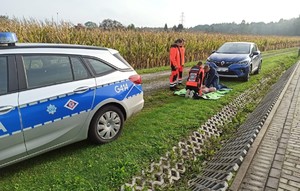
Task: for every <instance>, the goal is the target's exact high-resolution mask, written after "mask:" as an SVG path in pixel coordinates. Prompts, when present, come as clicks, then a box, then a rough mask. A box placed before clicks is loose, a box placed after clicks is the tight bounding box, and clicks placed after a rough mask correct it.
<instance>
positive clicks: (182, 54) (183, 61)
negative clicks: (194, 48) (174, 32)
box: [178, 38, 185, 84]
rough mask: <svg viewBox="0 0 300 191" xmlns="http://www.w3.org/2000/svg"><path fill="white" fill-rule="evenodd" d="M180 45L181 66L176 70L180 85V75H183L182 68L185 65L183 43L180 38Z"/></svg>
mask: <svg viewBox="0 0 300 191" xmlns="http://www.w3.org/2000/svg"><path fill="white" fill-rule="evenodd" d="M181 40H182V45H181V46H180V53H181V64H180V66H179V68H178V84H182V73H183V67H184V63H185V47H184V45H185V41H184V39H183V38H182V39H181Z"/></svg>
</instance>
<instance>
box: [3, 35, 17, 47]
mask: <svg viewBox="0 0 300 191" xmlns="http://www.w3.org/2000/svg"><path fill="white" fill-rule="evenodd" d="M16 42H18V38H17V35H16V34H15V33H13V32H0V44H7V45H9V46H10V45H15V43H16Z"/></svg>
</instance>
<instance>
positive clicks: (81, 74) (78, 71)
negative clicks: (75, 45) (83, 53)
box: [71, 57, 89, 80]
mask: <svg viewBox="0 0 300 191" xmlns="http://www.w3.org/2000/svg"><path fill="white" fill-rule="evenodd" d="M71 62H72V67H73V73H74V79H75V80H81V79H86V78H88V76H89V75H88V71H87V70H86V68H85V67H84V65H83V63H82V62H81V61H80V59H79V58H74V57H72V58H71Z"/></svg>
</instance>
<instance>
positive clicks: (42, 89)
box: [0, 32, 144, 167]
mask: <svg viewBox="0 0 300 191" xmlns="http://www.w3.org/2000/svg"><path fill="white" fill-rule="evenodd" d="M16 42H17V37H16V35H15V34H14V33H10V32H4V33H0V167H4V166H7V165H9V164H12V163H16V162H18V161H21V160H24V159H27V158H30V157H33V156H35V155H38V154H41V153H44V152H47V151H49V150H52V149H55V148H58V147H61V146H64V145H67V144H70V143H74V142H77V141H80V140H84V139H87V138H89V139H90V140H91V141H93V142H94V143H108V142H111V141H113V140H115V139H116V138H117V137H118V136H119V135H120V133H121V130H122V128H123V126H124V121H125V120H126V119H128V118H129V117H130V116H131V115H132V114H134V113H136V112H139V111H141V110H142V108H143V106H144V99H143V90H142V86H141V76H140V75H138V74H137V73H136V71H135V70H134V69H133V68H132V67H131V66H130V65H129V64H128V63H127V62H126V60H125V59H124V58H123V57H122V56H121V55H120V54H119V52H118V51H117V50H114V49H110V48H101V47H94V46H83V45H67V44H43V43H37V44H35V43H16Z"/></svg>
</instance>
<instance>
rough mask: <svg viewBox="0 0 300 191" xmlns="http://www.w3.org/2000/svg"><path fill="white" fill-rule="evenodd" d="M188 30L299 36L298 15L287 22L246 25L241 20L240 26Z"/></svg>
mask: <svg viewBox="0 0 300 191" xmlns="http://www.w3.org/2000/svg"><path fill="white" fill-rule="evenodd" d="M189 30H192V31H204V32H217V33H229V34H248V35H249V34H250V35H283V36H300V15H299V17H298V18H292V19H289V20H284V19H280V20H279V21H278V22H270V23H264V22H251V23H246V21H245V20H243V21H242V22H241V23H240V24H236V23H220V24H212V25H197V26H195V27H192V28H190V29H189Z"/></svg>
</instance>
